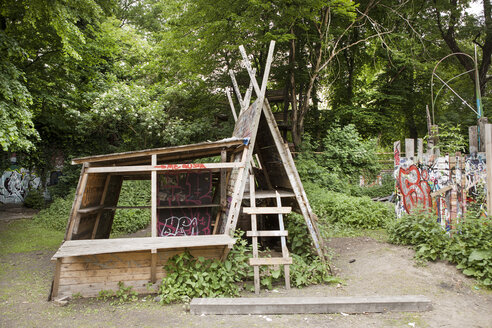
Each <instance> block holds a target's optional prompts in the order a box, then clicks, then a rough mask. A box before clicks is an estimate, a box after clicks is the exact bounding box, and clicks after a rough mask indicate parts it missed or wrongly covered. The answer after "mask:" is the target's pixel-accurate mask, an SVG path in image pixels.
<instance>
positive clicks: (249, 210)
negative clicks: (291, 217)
mask: <svg viewBox="0 0 492 328" xmlns="http://www.w3.org/2000/svg"><path fill="white" fill-rule="evenodd" d="M290 212H292V207H290V206H289V207H243V213H245V214H289V213H290Z"/></svg>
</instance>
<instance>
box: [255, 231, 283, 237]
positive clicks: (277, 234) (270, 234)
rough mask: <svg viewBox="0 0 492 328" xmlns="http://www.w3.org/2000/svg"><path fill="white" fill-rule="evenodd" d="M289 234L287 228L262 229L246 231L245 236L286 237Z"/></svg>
mask: <svg viewBox="0 0 492 328" xmlns="http://www.w3.org/2000/svg"><path fill="white" fill-rule="evenodd" d="M288 235H289V233H288V231H287V230H284V231H278V230H263V231H246V236H247V237H287V236H288Z"/></svg>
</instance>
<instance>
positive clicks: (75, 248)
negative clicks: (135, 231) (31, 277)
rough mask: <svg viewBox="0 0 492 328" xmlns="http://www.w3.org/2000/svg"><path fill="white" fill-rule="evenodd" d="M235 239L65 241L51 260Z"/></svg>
mask: <svg viewBox="0 0 492 328" xmlns="http://www.w3.org/2000/svg"><path fill="white" fill-rule="evenodd" d="M235 242H236V240H235V239H234V238H232V237H230V236H228V235H204V236H183V237H141V238H114V239H89V240H70V241H65V242H64V243H63V244H62V245H61V246H60V248H59V249H58V251H57V252H56V253H55V255H53V257H52V260H54V259H57V258H60V257H67V256H82V255H95V254H107V253H121V252H132V251H144V250H147V251H150V250H152V249H170V248H193V247H204V246H223V245H233V244H234V243H235Z"/></svg>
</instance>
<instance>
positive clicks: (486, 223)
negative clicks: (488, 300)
mask: <svg viewBox="0 0 492 328" xmlns="http://www.w3.org/2000/svg"><path fill="white" fill-rule="evenodd" d="M388 233H389V239H390V241H391V242H393V243H395V244H403V245H413V246H414V248H415V250H416V253H415V257H416V259H417V260H418V261H425V260H432V261H434V260H437V259H442V260H448V261H450V262H452V263H456V264H457V268H458V269H460V270H462V271H463V273H464V274H465V275H467V276H470V277H473V278H476V279H477V280H478V281H480V282H481V283H482V284H483V285H485V286H487V287H492V225H491V224H490V219H489V218H483V217H481V216H478V217H477V216H476V215H474V213H473V214H470V215H467V217H466V218H465V219H464V220H462V222H460V223H459V224H458V225H457V226H456V227H455V228H454V229H452V230H451V231H450V234H451V237H450V236H449V235H448V234H447V233H446V232H445V231H444V229H442V228H441V226H440V224H439V223H438V222H437V221H436V218H435V217H434V216H433V215H431V214H429V213H427V212H426V211H417V212H414V213H413V214H412V215H405V216H403V217H402V218H401V219H398V220H397V221H395V222H394V224H392V225H390V228H389V229H388Z"/></svg>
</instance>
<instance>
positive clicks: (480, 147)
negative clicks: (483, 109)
mask: <svg viewBox="0 0 492 328" xmlns="http://www.w3.org/2000/svg"><path fill="white" fill-rule="evenodd" d="M487 123H488V119H487V118H486V117H480V118H479V119H478V129H479V135H480V139H479V141H478V151H479V152H484V151H485V147H486V146H485V144H486V143H487V140H486V139H487V137H486V136H485V126H486V125H487Z"/></svg>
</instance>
